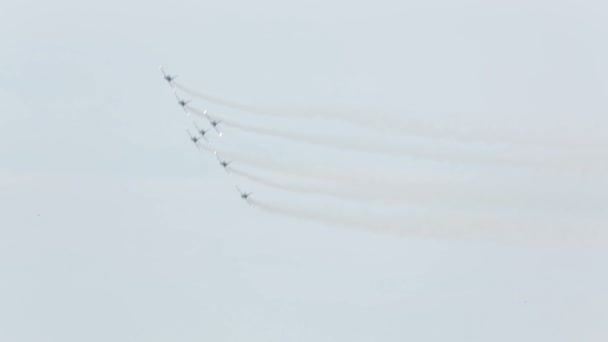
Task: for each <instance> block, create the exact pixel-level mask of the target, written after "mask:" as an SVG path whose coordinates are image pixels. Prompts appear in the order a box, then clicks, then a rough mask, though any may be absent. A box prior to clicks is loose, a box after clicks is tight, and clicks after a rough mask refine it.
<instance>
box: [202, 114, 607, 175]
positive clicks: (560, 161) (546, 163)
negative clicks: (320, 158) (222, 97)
mask: <svg viewBox="0 0 608 342" xmlns="http://www.w3.org/2000/svg"><path fill="white" fill-rule="evenodd" d="M190 110H191V111H192V112H193V113H195V114H196V115H199V116H201V117H203V118H206V119H210V117H213V118H215V119H218V120H221V123H222V124H223V125H225V126H227V127H233V128H236V129H239V130H241V131H244V132H248V133H253V134H260V135H264V136H270V137H275V138H279V139H285V140H289V141H294V142H300V143H307V144H312V145H316V146H321V147H328V148H333V149H337V150H346V151H353V152H359V153H367V154H374V155H385V156H392V157H401V158H410V159H418V160H427V161H433V162H439V163H451V164H459V165H462V164H477V165H486V166H510V167H520V168H522V167H526V168H538V169H540V170H547V169H553V170H557V169H573V168H574V169H577V168H578V169H580V168H579V166H578V165H575V164H573V163H571V161H572V160H573V159H574V157H575V156H571V155H562V154H559V153H558V154H557V155H555V154H547V153H546V152H547V151H546V150H537V151H534V150H529V149H526V150H521V149H520V150H517V151H509V150H506V151H505V150H496V149H494V150H493V151H486V153H485V154H482V155H480V154H479V153H477V154H471V153H470V152H468V151H463V149H462V147H461V148H454V147H453V146H454V145H452V146H451V148H446V147H445V146H444V147H443V148H441V147H429V146H428V145H425V146H422V145H415V146H406V145H403V144H399V145H395V144H394V143H389V142H378V141H375V142H371V141H363V140H359V139H358V140H344V139H336V138H333V137H321V136H313V135H306V134H302V133H296V132H284V131H281V130H277V129H273V128H267V127H259V126H254V125H249V124H242V123H238V122H234V121H231V120H226V119H225V118H223V117H221V116H218V115H216V114H213V115H211V114H209V113H207V112H206V111H202V110H200V109H196V108H190ZM496 147H497V146H495V148H496ZM502 147H503V148H504V146H502ZM516 152H517V153H516ZM553 152H555V151H553ZM577 156H579V157H580V153H579V154H578V155H577ZM583 159H588V160H587V162H583V161H582V160H579V161H580V162H581V165H585V167H586V168H587V172H591V173H601V172H602V171H605V170H608V160H605V159H597V158H595V159H594V158H593V157H591V158H585V157H583Z"/></svg>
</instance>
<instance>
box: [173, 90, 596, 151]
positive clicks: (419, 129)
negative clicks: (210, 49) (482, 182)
mask: <svg viewBox="0 0 608 342" xmlns="http://www.w3.org/2000/svg"><path fill="white" fill-rule="evenodd" d="M174 84H175V87H176V88H178V89H180V90H182V91H184V92H186V93H188V94H190V95H192V96H195V97H199V98H201V99H205V100H207V101H209V102H211V103H215V104H218V105H222V106H225V107H228V108H233V109H236V110H239V111H243V112H249V113H253V114H257V115H263V116H268V117H282V118H286V117H292V118H319V119H324V120H327V119H330V120H334V121H339V122H348V123H349V124H352V125H354V126H357V127H361V128H364V129H366V130H375V131H380V132H383V133H387V132H392V133H394V134H397V135H403V134H406V135H409V136H414V137H420V138H426V139H434V140H439V141H447V142H450V141H459V142H463V143H485V144H492V145H494V144H507V145H518V146H520V147H524V146H538V147H548V148H554V149H555V148H558V147H559V149H572V148H573V147H574V146H577V145H580V146H584V149H585V150H589V149H590V148H591V149H593V150H595V151H598V152H601V151H602V150H604V149H605V148H606V142H605V141H604V142H602V143H599V144H597V143H584V142H582V141H581V140H580V139H578V140H576V141H572V139H565V138H563V137H562V138H560V139H557V138H555V137H553V138H548V137H547V135H546V134H539V132H538V130H536V131H535V130H529V129H528V128H529V127H528V126H527V124H529V123H528V122H527V121H521V122H517V121H515V120H513V119H505V118H503V119H502V120H498V119H497V118H496V117H492V116H491V115H481V114H482V113H479V114H477V115H474V116H471V115H468V116H467V115H463V114H456V113H451V114H449V115H448V114H445V115H440V116H437V115H436V116H428V115H426V116H422V115H407V114H404V113H387V112H380V111H378V110H358V109H344V108H268V107H261V106H252V105H246V104H242V103H240V102H237V101H232V100H227V99H224V98H219V97H216V96H212V95H209V94H207V93H203V92H198V91H195V90H193V89H190V88H188V87H185V86H184V85H182V84H179V83H177V82H174ZM483 120H485V121H483ZM545 125H546V123H545ZM541 133H542V132H541ZM558 136H560V135H558ZM575 150H577V149H575ZM574 152H575V151H574Z"/></svg>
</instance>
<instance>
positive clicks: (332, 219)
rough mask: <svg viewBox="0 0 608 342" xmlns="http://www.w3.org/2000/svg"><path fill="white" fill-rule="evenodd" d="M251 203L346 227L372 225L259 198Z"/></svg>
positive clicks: (262, 207) (288, 214)
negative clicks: (262, 200) (276, 203)
mask: <svg viewBox="0 0 608 342" xmlns="http://www.w3.org/2000/svg"><path fill="white" fill-rule="evenodd" d="M249 204H251V205H253V206H254V207H256V208H259V209H262V210H264V211H267V212H270V213H276V214H281V215H284V216H289V217H294V218H298V219H305V220H311V221H318V222H323V223H327V224H330V225H338V226H345V227H358V228H363V229H369V228H370V227H369V226H368V225H366V224H362V223H361V221H357V220H349V219H347V218H342V217H336V216H331V215H327V214H325V213H315V212H307V211H304V210H299V209H295V208H289V207H286V206H279V205H274V204H270V203H265V202H261V201H259V200H255V199H251V200H250V201H249Z"/></svg>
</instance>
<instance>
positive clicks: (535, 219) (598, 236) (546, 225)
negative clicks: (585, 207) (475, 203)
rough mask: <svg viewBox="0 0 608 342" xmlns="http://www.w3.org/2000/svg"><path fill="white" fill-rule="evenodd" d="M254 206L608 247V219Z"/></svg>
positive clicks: (442, 232)
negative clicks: (333, 211) (607, 224)
mask: <svg viewBox="0 0 608 342" xmlns="http://www.w3.org/2000/svg"><path fill="white" fill-rule="evenodd" d="M249 204H251V205H252V206H254V207H256V208H258V209H261V210H263V211H266V212H268V213H272V214H279V215H282V216H286V217H292V218H296V219H302V220H308V221H314V222H319V223H324V224H327V225H330V226H334V227H344V228H354V229H362V230H368V231H372V232H383V233H389V234H394V235H400V236H408V237H418V238H430V239H441V240H480V241H495V242H503V243H505V242H506V243H515V244H525V245H546V246H550V245H551V246H563V245H570V246H606V244H608V234H607V233H606V230H605V229H604V228H605V220H604V221H603V222H599V223H598V222H593V220H586V219H582V220H581V219H575V220H565V222H562V220H561V219H560V220H556V219H555V217H553V216H550V217H541V216H534V215H532V216H530V215H523V216H518V217H516V218H510V217H506V216H504V215H500V214H496V213H485V212H483V213H481V212H476V213H471V214H463V213H460V212H455V211H442V212H436V211H428V210H426V211H419V210H414V211H408V212H407V213H406V215H400V216H391V215H382V216H377V215H371V214H369V213H366V212H362V211H357V212H351V213H348V214H345V213H342V214H336V215H332V214H329V213H328V212H327V210H330V209H329V208H324V209H321V210H316V211H311V210H303V209H300V208H294V207H290V206H289V205H285V204H273V203H267V202H263V201H260V200H254V199H252V200H250V201H249Z"/></svg>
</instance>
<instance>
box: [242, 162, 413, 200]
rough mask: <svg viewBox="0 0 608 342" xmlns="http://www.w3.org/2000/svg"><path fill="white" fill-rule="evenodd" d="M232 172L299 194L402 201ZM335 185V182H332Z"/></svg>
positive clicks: (259, 182)
mask: <svg viewBox="0 0 608 342" xmlns="http://www.w3.org/2000/svg"><path fill="white" fill-rule="evenodd" d="M231 171H232V173H234V174H236V175H238V176H241V177H243V178H246V179H248V180H250V181H252V182H255V183H258V184H262V185H265V186H268V187H271V188H274V189H279V190H284V191H289V192H293V193H299V194H310V195H322V196H329V197H333V198H338V199H342V200H348V201H357V202H368V203H369V202H379V203H383V204H399V203H403V200H402V199H397V198H392V199H390V198H385V197H383V196H377V195H371V196H370V195H365V194H364V193H356V192H351V191H349V190H348V189H339V188H338V189H336V188H335V187H329V186H319V185H318V184H317V185H312V184H284V183H281V182H276V181H273V180H270V179H266V178H263V177H260V176H257V175H254V174H251V173H249V172H246V171H242V170H240V169H235V168H231ZM334 185H335V184H334Z"/></svg>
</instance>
